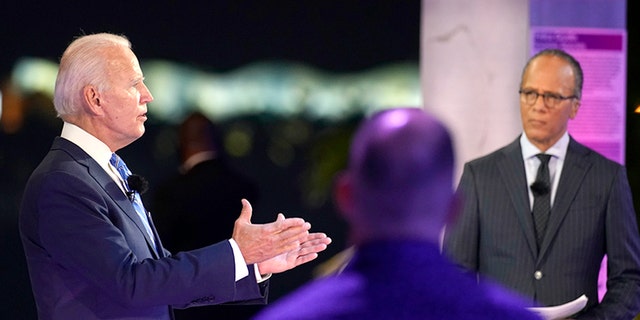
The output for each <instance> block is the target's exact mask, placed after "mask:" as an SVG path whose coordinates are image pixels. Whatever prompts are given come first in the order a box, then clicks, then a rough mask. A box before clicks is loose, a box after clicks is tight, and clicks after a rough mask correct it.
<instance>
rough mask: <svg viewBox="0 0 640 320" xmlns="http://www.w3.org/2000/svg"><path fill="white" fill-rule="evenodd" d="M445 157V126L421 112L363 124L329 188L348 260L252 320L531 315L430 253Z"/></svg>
mask: <svg viewBox="0 0 640 320" xmlns="http://www.w3.org/2000/svg"><path fill="white" fill-rule="evenodd" d="M453 163H454V162H453V150H452V146H451V140H450V137H449V134H448V132H447V130H446V129H445V128H444V127H443V125H442V124H441V123H440V122H438V121H437V120H436V119H434V118H433V117H432V116H430V115H428V114H427V113H425V112H424V111H423V110H421V109H417V108H397V109H390V110H385V111H382V112H379V113H377V114H375V115H373V116H372V117H371V118H370V119H367V120H365V122H364V123H363V124H362V125H361V126H360V128H359V129H358V130H357V132H356V134H355V136H354V138H353V141H352V144H351V150H350V157H349V164H348V168H347V169H346V171H345V172H343V173H342V174H341V175H339V176H338V179H337V183H336V185H335V199H336V203H337V205H338V207H339V208H340V211H341V212H342V214H343V216H344V217H345V219H346V220H347V222H348V224H349V226H350V238H351V241H352V243H353V244H354V245H355V248H356V249H355V254H354V257H353V258H352V259H351V261H350V262H349V263H348V264H347V266H346V268H345V269H344V271H343V272H341V273H339V274H338V275H335V276H327V277H325V278H321V279H320V280H316V281H315V282H312V283H310V284H308V285H306V286H304V287H302V288H301V289H299V291H296V292H294V293H293V294H291V295H290V296H287V297H284V298H282V300H279V301H276V302H275V303H274V304H272V305H270V306H268V307H266V308H265V309H264V311H263V313H261V314H259V315H258V316H257V318H256V320H268V319H421V320H428V319H461V320H464V319H474V320H477V319H520V320H522V319H538V318H537V316H536V315H534V314H532V313H530V312H529V311H527V310H525V309H524V307H523V306H524V302H523V301H520V300H519V299H518V298H517V297H515V296H513V295H512V294H511V293H508V292H507V291H505V289H501V288H499V287H498V286H495V285H489V284H486V283H484V284H478V283H477V282H476V281H475V278H474V277H471V276H469V275H466V274H463V273H461V272H460V271H459V269H458V268H456V267H455V266H454V265H453V264H452V263H449V262H448V261H447V259H446V258H444V257H443V256H442V255H441V254H440V250H439V245H438V241H439V238H440V232H441V230H442V228H443V226H444V224H445V221H446V220H448V219H450V218H451V215H452V213H454V212H453V210H452V208H453V206H452V205H453V204H454V201H455V200H454V197H453V181H452V180H453Z"/></svg>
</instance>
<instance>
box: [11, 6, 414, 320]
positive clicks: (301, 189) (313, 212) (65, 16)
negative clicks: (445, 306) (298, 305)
mask: <svg viewBox="0 0 640 320" xmlns="http://www.w3.org/2000/svg"><path fill="white" fill-rule="evenodd" d="M419 29H420V1H419V0H401V1H391V0H389V1H376V0H361V1H360V0H321V1H306V0H298V1H293V0H285V1H282V0H275V1H272V0H268V1H265V0H262V1H254V0H251V1H243V0H228V1H220V0H210V1H177V0H176V1H167V0H159V1H153V2H151V1H148V2H143V3H141V2H136V1H126V2H125V1H110V2H105V1H82V2H79V1H78V2H74V1H64V2H63V1H41V2H34V1H24V0H20V1H14V0H9V1H4V2H3V3H2V4H0V81H4V83H5V84H6V80H7V78H8V76H9V74H10V72H11V70H12V67H13V65H14V63H15V62H16V61H17V60H18V59H19V58H21V57H25V56H26V57H37V58H46V59H49V60H51V61H58V60H59V57H60V55H61V54H62V52H63V51H64V49H65V48H66V46H67V45H68V44H69V43H70V42H71V41H72V39H73V37H75V36H78V35H80V34H83V33H86V34H89V33H96V32H112V33H121V34H124V35H126V36H127V37H128V38H129V39H130V40H131V42H132V43H133V49H134V51H135V53H136V55H137V56H138V57H139V59H140V60H145V59H166V60H170V61H175V62H178V63H184V64H188V65H191V66H195V67H198V68H200V69H203V70H209V71H216V72H222V71H232V70H234V69H235V68H239V67H242V66H245V65H246V64H249V63H252V62H256V61H265V60H286V61H293V62H301V63H304V64H307V65H310V66H312V67H315V68H318V69H320V70H325V71H329V72H335V73H342V72H357V71H361V70H366V69H370V68H372V67H376V66H380V65H383V64H386V63H390V62H404V61H412V62H417V61H418V59H419ZM3 92H4V93H5V98H7V91H5V90H3ZM23 99H25V100H26V101H27V102H26V107H25V110H23V111H24V114H25V117H26V118H25V119H24V122H22V123H21V125H19V126H16V127H14V128H12V129H11V130H10V128H8V127H4V128H0V129H4V130H0V223H1V227H2V229H1V230H0V237H1V239H0V240H1V241H2V242H1V244H0V249H1V252H2V253H3V262H4V263H3V266H2V267H0V270H1V271H0V272H1V274H0V283H2V284H3V285H2V287H3V289H2V291H0V292H1V293H0V315H2V316H0V318H4V319H35V317H36V316H35V305H34V303H33V298H32V296H31V289H30V286H29V280H28V275H27V270H26V263H25V261H24V254H23V252H22V247H21V244H20V242H19V237H18V230H17V214H18V207H19V199H20V197H21V194H22V189H23V187H24V183H25V182H26V179H27V178H28V176H29V174H30V172H31V171H32V170H33V169H34V168H35V166H36V165H37V164H38V163H39V161H40V160H41V159H42V157H43V156H44V154H45V153H46V152H47V150H48V148H49V147H50V145H51V141H52V138H53V136H55V135H58V134H59V132H60V128H61V121H60V120H58V119H55V114H54V113H53V108H52V106H51V101H50V99H49V98H45V97H42V96H38V95H33V96H26V97H23ZM150 107H151V108H152V107H153V106H152V105H150ZM9 113H10V111H9V110H8V109H7V108H6V104H5V110H3V117H8V116H9V115H10V114H9ZM357 121H358V119H357V118H353V119H345V120H343V121H340V122H334V123H324V122H310V121H308V120H307V119H304V118H292V119H281V118H277V117H270V116H268V115H266V116H259V117H243V118H239V119H233V120H230V121H225V122H224V123H220V125H221V126H222V127H223V129H229V128H235V127H249V128H250V131H251V132H253V138H254V141H253V149H252V152H251V153H250V154H249V155H248V156H246V157H243V158H238V159H234V163H233V164H234V165H235V166H236V167H237V168H238V169H239V170H241V171H243V172H245V173H247V174H248V175H249V176H252V177H253V178H254V179H255V181H256V182H257V183H258V186H259V189H260V200H259V203H258V204H254V219H253V221H254V222H264V221H272V220H273V218H274V217H275V214H276V213H277V212H283V213H285V214H286V215H288V216H301V217H303V218H305V219H306V220H308V221H310V222H311V224H312V226H313V229H314V230H317V231H324V232H327V233H328V234H329V235H330V236H331V237H332V238H333V239H334V243H333V244H332V245H331V246H330V247H329V249H327V251H326V252H325V253H323V254H322V255H321V256H320V258H318V259H317V261H314V262H312V263H309V264H307V265H304V266H301V267H299V268H296V269H294V270H290V271H289V272H286V273H283V274H279V275H274V277H273V279H272V281H271V292H270V301H274V300H277V299H278V298H279V297H280V296H282V295H284V294H285V293H287V292H289V291H290V290H292V289H293V288H295V287H297V286H299V285H301V284H302V283H304V282H305V281H307V280H309V279H310V278H311V277H312V273H313V270H314V268H315V267H316V266H317V265H318V264H319V263H321V262H324V261H325V260H327V259H328V258H330V257H331V256H333V255H334V254H336V253H338V252H339V251H340V250H342V249H343V248H344V247H345V245H346V239H345V237H344V234H345V226H344V223H343V222H342V220H341V219H340V218H339V217H338V216H337V214H336V212H335V209H334V207H333V204H332V202H331V200H330V194H329V193H328V192H329V191H328V190H329V188H330V185H331V175H332V173H333V172H335V171H336V170H338V169H339V168H340V167H341V166H342V165H343V163H344V157H345V154H346V150H347V146H348V141H349V137H350V133H351V131H352V130H353V127H354V125H355V124H356V123H357ZM3 131H4V132H3ZM9 131H10V132H9ZM301 138H302V139H301ZM173 144H175V131H174V127H172V126H169V125H168V124H165V123H162V122H160V121H159V120H158V119H153V118H151V119H149V121H148V122H147V132H146V133H145V136H144V137H143V138H141V139H139V140H138V141H136V142H135V143H133V144H132V145H131V146H129V147H127V148H124V149H123V150H121V151H119V152H118V153H119V154H120V155H121V156H122V157H123V158H124V159H126V161H127V164H128V165H129V167H130V168H132V170H134V171H135V172H136V173H138V174H141V175H143V176H145V177H147V179H148V180H149V181H150V183H151V186H152V188H151V189H150V190H149V192H148V193H147V194H145V195H143V197H144V198H145V203H148V200H149V198H150V197H147V196H150V195H152V194H153V192H154V189H153V186H155V185H157V184H158V183H160V182H162V181H163V180H165V178H166V177H167V176H168V175H169V174H171V173H173V172H174V171H175V169H176V167H177V164H178V163H177V157H176V155H175V154H174V153H170V152H169V153H168V152H167V150H172V146H173ZM278 148H280V149H278ZM274 152H275V153H276V154H281V155H288V160H287V161H285V162H286V164H284V165H283V164H282V163H280V164H276V163H274V161H272V159H271V158H270V156H269V154H270V153H271V155H272V156H273V153H274ZM234 214H235V213H234ZM250 310H251V311H253V310H255V308H252V309H250ZM234 318H236V319H239V318H241V316H235V317H234Z"/></svg>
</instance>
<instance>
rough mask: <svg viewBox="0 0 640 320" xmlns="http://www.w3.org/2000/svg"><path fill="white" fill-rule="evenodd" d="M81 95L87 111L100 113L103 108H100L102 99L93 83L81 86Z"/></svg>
mask: <svg viewBox="0 0 640 320" xmlns="http://www.w3.org/2000/svg"><path fill="white" fill-rule="evenodd" d="M82 97H83V98H84V102H85V104H86V105H87V106H88V110H87V112H89V113H92V114H95V115H101V114H103V112H104V110H103V109H102V101H101V100H100V99H101V96H100V92H99V91H98V89H97V88H96V87H95V86H93V85H86V86H85V87H84V88H82Z"/></svg>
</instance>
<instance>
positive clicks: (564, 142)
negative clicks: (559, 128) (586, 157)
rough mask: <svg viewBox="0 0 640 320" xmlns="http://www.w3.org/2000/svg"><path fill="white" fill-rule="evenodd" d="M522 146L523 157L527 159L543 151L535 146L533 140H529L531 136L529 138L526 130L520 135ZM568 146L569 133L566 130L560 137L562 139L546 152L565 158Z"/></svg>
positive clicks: (561, 158)
mask: <svg viewBox="0 0 640 320" xmlns="http://www.w3.org/2000/svg"><path fill="white" fill-rule="evenodd" d="M520 146H522V158H523V159H525V160H527V159H530V158H532V157H535V155H536V154H538V153H541V151H540V150H539V149H538V148H537V147H536V146H534V145H533V144H532V143H531V141H529V138H527V134H526V133H524V132H523V133H522V135H521V136H520ZM568 147H569V133H568V132H566V131H565V133H564V134H563V135H562V137H560V139H559V140H558V141H557V142H556V143H555V144H554V145H553V146H551V148H549V150H547V151H545V152H544V153H546V154H550V155H552V156H554V157H555V158H558V159H560V160H564V158H565V156H566V155H567V148H568Z"/></svg>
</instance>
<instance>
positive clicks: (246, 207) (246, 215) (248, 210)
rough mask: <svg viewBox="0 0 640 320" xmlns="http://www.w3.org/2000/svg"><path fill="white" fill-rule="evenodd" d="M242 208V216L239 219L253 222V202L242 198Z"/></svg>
mask: <svg viewBox="0 0 640 320" xmlns="http://www.w3.org/2000/svg"><path fill="white" fill-rule="evenodd" d="M241 202H242V210H241V211H240V217H238V220H241V221H243V222H246V223H249V224H251V215H252V214H253V208H252V207H251V203H249V200H247V199H242V200H241Z"/></svg>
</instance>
